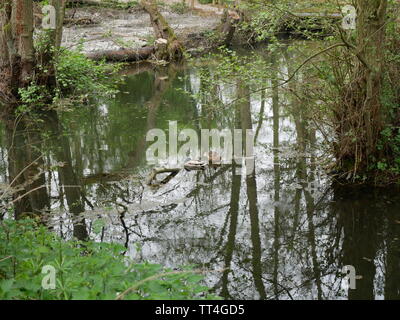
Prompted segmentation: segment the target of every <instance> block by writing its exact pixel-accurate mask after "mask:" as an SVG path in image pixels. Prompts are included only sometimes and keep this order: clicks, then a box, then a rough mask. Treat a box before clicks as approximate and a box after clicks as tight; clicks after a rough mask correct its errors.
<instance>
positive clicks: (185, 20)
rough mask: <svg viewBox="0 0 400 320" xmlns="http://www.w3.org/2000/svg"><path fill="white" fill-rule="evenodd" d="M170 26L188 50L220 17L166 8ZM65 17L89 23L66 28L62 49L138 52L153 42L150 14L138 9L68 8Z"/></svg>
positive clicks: (215, 25) (217, 22) (214, 25)
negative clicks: (181, 12) (128, 50)
mask: <svg viewBox="0 0 400 320" xmlns="http://www.w3.org/2000/svg"><path fill="white" fill-rule="evenodd" d="M160 11H161V13H162V14H163V16H164V17H165V18H166V20H167V21H168V23H169V24H170V26H171V27H172V28H173V29H174V31H175V32H176V34H177V35H178V37H179V38H181V39H182V40H183V41H184V42H185V44H186V45H188V47H189V48H190V47H191V45H190V44H191V43H194V42H196V47H197V46H198V44H199V42H201V41H204V36H202V35H203V34H204V33H206V32H208V31H210V30H213V29H214V28H216V27H217V25H218V24H219V23H220V19H221V17H220V15H218V14H206V13H202V12H199V11H197V12H196V11H195V12H187V13H183V14H178V13H175V12H172V10H171V9H170V8H169V7H168V6H166V7H163V8H161V9H160ZM67 18H70V19H71V18H72V19H74V20H81V21H85V20H86V21H89V20H90V21H91V23H90V24H87V25H85V24H83V25H81V24H80V25H66V26H65V28H64V34H63V46H65V47H67V48H69V49H76V48H78V47H81V48H82V51H83V52H84V53H87V54H89V53H95V52H98V51H103V50H120V49H138V48H142V47H145V46H151V45H153V43H154V40H155V39H154V31H153V29H152V27H151V24H150V20H149V15H148V14H147V13H146V12H145V11H144V10H141V9H139V8H137V9H130V10H117V9H109V8H99V7H96V8H90V7H87V8H77V9H69V10H68V12H67Z"/></svg>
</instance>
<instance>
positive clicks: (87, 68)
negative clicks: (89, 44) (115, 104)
mask: <svg viewBox="0 0 400 320" xmlns="http://www.w3.org/2000/svg"><path fill="white" fill-rule="evenodd" d="M119 67H120V66H119V65H110V64H106V63H105V62H94V61H92V60H90V59H88V58H86V57H85V56H84V55H83V54H82V53H80V52H79V51H69V50H62V51H61V52H60V55H59V57H58V59H57V62H56V71H57V74H56V77H57V85H58V92H59V93H60V94H64V93H68V94H72V95H80V94H86V95H96V96H99V95H100V96H109V95H111V94H113V93H115V90H114V87H113V86H112V82H111V81H110V76H111V75H112V74H113V73H115V72H116V71H118V69H119Z"/></svg>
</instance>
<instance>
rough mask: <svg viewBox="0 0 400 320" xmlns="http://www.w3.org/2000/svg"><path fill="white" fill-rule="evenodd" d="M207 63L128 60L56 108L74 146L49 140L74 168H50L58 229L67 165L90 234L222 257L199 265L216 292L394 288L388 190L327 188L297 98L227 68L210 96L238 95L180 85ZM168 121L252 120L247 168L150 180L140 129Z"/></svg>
mask: <svg viewBox="0 0 400 320" xmlns="http://www.w3.org/2000/svg"><path fill="white" fill-rule="evenodd" d="M279 63H280V68H282V69H286V66H285V60H284V59H281V60H279ZM204 68H206V67H204V66H203V67H182V66H171V67H169V68H166V69H160V70H157V71H144V72H141V73H135V72H132V73H133V74H132V75H129V76H128V78H127V80H126V83H125V84H124V85H122V87H121V93H120V94H119V95H118V96H117V97H116V98H115V99H114V100H112V101H109V102H107V103H101V104H100V105H99V106H98V107H91V108H85V109H82V110H80V111H79V114H76V113H74V114H66V115H63V116H62V117H61V123H62V124H63V127H64V129H65V130H66V132H67V137H68V138H67V139H65V140H62V143H61V146H60V141H58V142H56V144H57V143H58V147H61V148H62V149H63V150H64V151H66V150H67V151H68V152H69V151H70V154H71V158H70V159H68V157H67V158H63V155H66V154H67V153H68V152H67V153H65V152H64V153H61V154H58V156H56V152H54V146H52V145H51V144H50V145H49V147H48V149H47V151H46V152H47V154H48V157H49V159H51V160H50V161H52V162H53V163H54V162H55V161H64V162H65V163H66V167H69V168H70V169H72V172H70V171H68V172H67V171H64V173H62V171H60V170H59V171H57V170H56V171H54V172H52V173H51V174H48V176H47V179H48V180H49V181H50V183H49V188H50V189H51V190H50V191H51V192H50V194H51V196H52V199H51V205H52V207H53V208H54V210H55V212H59V213H58V214H56V215H55V217H54V219H53V220H54V221H53V223H55V225H56V229H57V230H58V232H60V233H62V234H63V235H64V236H66V237H69V236H71V234H72V230H73V229H74V227H73V224H71V223H70V221H71V220H70V218H71V217H70V216H69V214H67V213H66V212H68V211H70V212H71V209H68V208H71V205H72V203H73V201H72V202H71V201H69V200H70V198H71V197H73V195H71V194H69V195H68V194H65V193H61V194H62V196H61V198H60V190H61V189H60V184H65V181H66V180H63V182H64V183H61V182H60V181H59V180H60V175H61V174H64V176H67V175H68V174H70V175H72V176H74V177H75V178H76V181H80V183H81V185H82V188H81V189H79V190H81V191H82V192H81V195H80V196H81V197H83V199H84V201H83V207H84V209H85V212H84V213H83V215H84V216H85V218H86V220H85V222H86V226H87V229H88V232H89V236H90V237H91V238H93V239H97V240H103V241H119V242H121V243H124V244H126V245H127V246H128V249H129V250H128V252H129V254H130V255H131V256H133V257H135V258H136V259H144V260H148V261H151V262H155V263H159V264H163V265H166V266H169V267H173V268H176V267H179V266H181V265H188V264H190V265H196V266H197V267H202V268H204V269H210V270H225V271H222V272H213V273H209V274H207V276H206V281H207V284H208V285H209V286H211V287H213V288H214V289H215V290H216V293H217V294H220V295H221V296H223V297H224V298H229V299H343V298H344V299H346V298H361V299H371V298H379V299H382V298H388V299H389V298H392V299H394V298H397V299H398V298H399V297H400V293H399V290H400V278H399V277H400V276H399V274H400V273H399V272H398V271H399V268H400V240H399V237H400V210H399V209H400V205H399V203H398V201H397V200H398V199H399V196H398V192H396V191H395V190H383V189H382V190H371V189H361V190H360V189H356V188H353V189H350V190H349V189H342V188H331V182H330V180H329V179H328V178H327V177H326V175H325V174H324V173H323V171H322V170H320V165H319V164H320V161H321V159H322V158H323V151H322V150H323V146H324V141H323V139H322V136H321V134H320V133H319V132H318V130H317V129H316V128H314V126H313V125H312V124H311V122H309V121H307V120H308V119H307V114H306V111H305V108H304V106H302V105H301V104H299V103H298V101H295V100H293V99H292V98H290V97H288V96H287V95H286V93H285V91H284V90H267V91H266V92H264V93H257V94H250V88H249V87H247V86H246V84H244V83H242V82H240V81H238V82H237V83H236V84H235V85H231V86H216V88H215V97H217V98H219V99H220V100H222V101H224V102H229V101H232V100H233V99H235V98H237V97H244V99H243V100H241V101H240V102H239V103H236V104H232V105H231V106H230V107H229V108H224V109H223V110H218V109H213V110H210V105H209V103H208V102H209V101H207V104H206V103H205V101H203V100H201V99H195V98H194V97H193V96H191V94H196V95H198V94H199V93H201V90H202V83H201V80H200V78H199V76H198V73H199V72H200V71H201V70H203V71H204ZM128 73H129V72H128ZM169 120H176V121H178V126H179V127H180V128H192V129H195V130H200V129H201V128H219V129H221V128H225V127H227V128H250V127H251V128H252V129H253V130H254V131H255V132H256V145H255V155H256V160H255V175H251V176H240V175H235V174H233V172H234V170H235V169H236V168H235V167H233V166H224V167H220V168H217V169H213V168H207V169H206V170H205V171H202V172H194V171H191V172H187V171H185V170H181V171H180V172H179V174H178V175H177V176H176V177H174V178H173V179H172V180H171V181H170V182H169V183H168V184H166V185H163V186H161V187H159V188H150V187H149V186H147V185H146V183H145V180H146V178H147V176H148V175H149V173H150V172H151V170H152V167H151V166H149V165H148V164H147V163H146V159H145V149H146V147H147V146H148V144H146V141H145V135H146V132H147V130H149V129H152V128H162V129H166V128H167V127H168V121H169ZM72 181H73V180H72ZM78 183H79V182H78ZM69 197H70V198H69ZM77 197H78V198H79V195H78V196H77ZM71 199H72V198H71ZM76 199H77V198H76ZM66 208H67V209H66ZM75 217H76V215H75ZM99 221H101V225H102V226H103V228H102V230H101V232H95V228H94V225H96V224H98V223H99ZM138 246H139V247H140V250H139V251H138ZM344 265H353V266H355V268H356V271H357V274H358V275H361V276H362V279H360V280H357V289H356V290H350V291H349V292H348V291H347V290H345V289H344V287H343V286H342V285H341V281H342V274H341V269H342V267H343V266H344Z"/></svg>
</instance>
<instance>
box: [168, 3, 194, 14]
mask: <svg viewBox="0 0 400 320" xmlns="http://www.w3.org/2000/svg"><path fill="white" fill-rule="evenodd" d="M170 9H171V11H172V12H175V13H178V14H184V13H186V12H188V11H189V6H188V5H187V4H186V2H174V3H173V4H171V5H170Z"/></svg>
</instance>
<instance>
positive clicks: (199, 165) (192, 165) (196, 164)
mask: <svg viewBox="0 0 400 320" xmlns="http://www.w3.org/2000/svg"><path fill="white" fill-rule="evenodd" d="M206 166H207V163H206V162H204V161H201V160H188V161H186V162H185V164H184V165H183V167H184V168H185V170H187V171H192V170H204V169H205V168H206Z"/></svg>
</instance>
